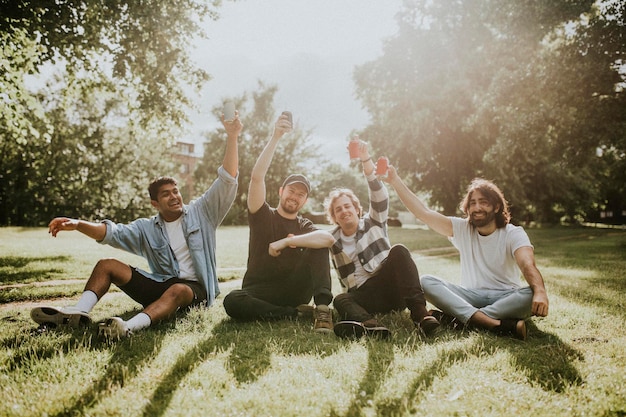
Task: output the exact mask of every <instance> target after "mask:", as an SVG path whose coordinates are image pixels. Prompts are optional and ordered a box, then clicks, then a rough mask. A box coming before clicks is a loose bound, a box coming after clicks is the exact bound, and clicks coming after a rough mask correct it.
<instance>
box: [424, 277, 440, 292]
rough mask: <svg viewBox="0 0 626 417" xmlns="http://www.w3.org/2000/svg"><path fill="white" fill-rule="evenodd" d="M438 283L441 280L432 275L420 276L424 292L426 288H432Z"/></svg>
mask: <svg viewBox="0 0 626 417" xmlns="http://www.w3.org/2000/svg"><path fill="white" fill-rule="evenodd" d="M440 284H441V280H440V279H439V278H437V277H434V276H432V275H422V276H421V277H420V285H421V286H422V290H424V292H426V291H427V289H428V288H433V287H436V286H438V285H440Z"/></svg>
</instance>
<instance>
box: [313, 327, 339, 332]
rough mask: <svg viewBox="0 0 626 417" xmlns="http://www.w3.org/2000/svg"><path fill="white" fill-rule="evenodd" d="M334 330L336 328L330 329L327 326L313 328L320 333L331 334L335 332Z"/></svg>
mask: <svg viewBox="0 0 626 417" xmlns="http://www.w3.org/2000/svg"><path fill="white" fill-rule="evenodd" d="M333 330H334V329H332V328H330V329H329V328H327V327H320V328H314V329H313V331H314V332H315V333H319V334H331V333H333Z"/></svg>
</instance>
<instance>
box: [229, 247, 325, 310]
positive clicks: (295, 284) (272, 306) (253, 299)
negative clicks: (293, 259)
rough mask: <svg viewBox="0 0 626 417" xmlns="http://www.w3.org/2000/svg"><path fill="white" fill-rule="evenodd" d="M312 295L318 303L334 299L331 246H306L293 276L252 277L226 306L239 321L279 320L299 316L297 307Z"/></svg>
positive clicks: (233, 292)
mask: <svg viewBox="0 0 626 417" xmlns="http://www.w3.org/2000/svg"><path fill="white" fill-rule="evenodd" d="M311 298H313V300H314V302H315V304H316V305H320V304H324V305H328V304H330V303H331V301H332V300H333V294H332V290H331V282H330V264H329V261H328V249H305V254H304V256H303V259H302V262H301V263H300V264H299V265H298V267H297V268H295V269H294V270H293V271H292V272H291V274H290V275H289V276H286V277H278V278H277V279H275V280H272V281H271V282H270V283H255V282H254V280H252V279H251V280H250V281H249V282H246V283H245V285H244V288H242V289H241V290H234V291H231V292H230V293H229V294H228V295H226V297H224V309H225V310H226V313H227V314H228V315H229V316H231V317H233V318H236V319H239V320H257V319H279V318H285V317H294V316H296V315H297V310H296V307H297V306H298V305H300V304H308V303H309V302H310V301H311Z"/></svg>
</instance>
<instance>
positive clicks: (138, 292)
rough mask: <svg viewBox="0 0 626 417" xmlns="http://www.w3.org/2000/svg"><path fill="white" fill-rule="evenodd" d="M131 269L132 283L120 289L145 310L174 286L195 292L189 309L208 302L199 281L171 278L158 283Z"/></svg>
mask: <svg viewBox="0 0 626 417" xmlns="http://www.w3.org/2000/svg"><path fill="white" fill-rule="evenodd" d="M130 269H131V271H132V274H133V275H132V277H131V278H130V281H128V283H127V284H126V285H123V286H121V287H119V288H120V290H122V291H124V292H125V293H126V294H127V295H128V296H129V297H130V298H132V299H133V300H135V301H137V302H138V303H139V304H141V305H142V306H143V307H144V308H145V307H147V306H148V305H150V304H152V303H153V302H155V301H156V300H158V299H159V298H161V296H162V295H163V294H164V293H165V291H167V289H168V288H169V287H171V286H172V285H174V284H185V285H186V286H188V287H189V288H191V291H193V301H192V302H191V304H190V305H189V307H192V306H195V305H198V304H202V303H204V302H206V298H207V297H206V291H205V289H204V287H203V286H202V284H200V283H199V282H198V281H189V280H186V279H180V278H170V279H168V280H167V281H163V282H158V281H155V280H153V279H151V278H148V277H147V276H145V275H143V274H142V273H141V272H139V271H138V270H137V268H135V267H133V266H131V267H130Z"/></svg>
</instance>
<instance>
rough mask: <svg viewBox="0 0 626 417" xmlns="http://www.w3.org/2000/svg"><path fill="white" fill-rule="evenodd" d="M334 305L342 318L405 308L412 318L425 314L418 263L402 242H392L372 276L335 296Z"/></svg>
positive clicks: (366, 317)
mask: <svg viewBox="0 0 626 417" xmlns="http://www.w3.org/2000/svg"><path fill="white" fill-rule="evenodd" d="M333 305H334V306H335V310H337V312H338V313H339V315H340V316H341V318H342V320H354V321H359V322H364V321H367V320H369V319H371V318H373V317H374V316H373V315H374V314H376V313H383V314H384V313H389V312H391V311H402V310H404V309H405V308H408V309H409V310H410V311H411V318H412V319H413V321H415V322H420V321H421V320H422V318H423V317H424V316H425V315H426V314H427V311H426V299H425V298H424V292H423V291H422V286H421V285H420V280H419V274H418V272H417V266H415V262H413V258H411V252H409V250H408V249H407V248H406V247H405V246H404V245H394V246H393V247H392V248H391V250H390V251H389V255H388V256H387V259H385V261H384V262H383V264H382V266H381V268H380V269H379V271H378V273H377V274H376V275H375V276H373V277H371V278H370V279H368V280H367V281H366V282H365V283H364V284H363V285H361V286H360V287H358V288H354V289H352V290H350V291H349V292H347V293H344V294H340V295H338V296H336V297H335V300H334V301H333Z"/></svg>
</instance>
